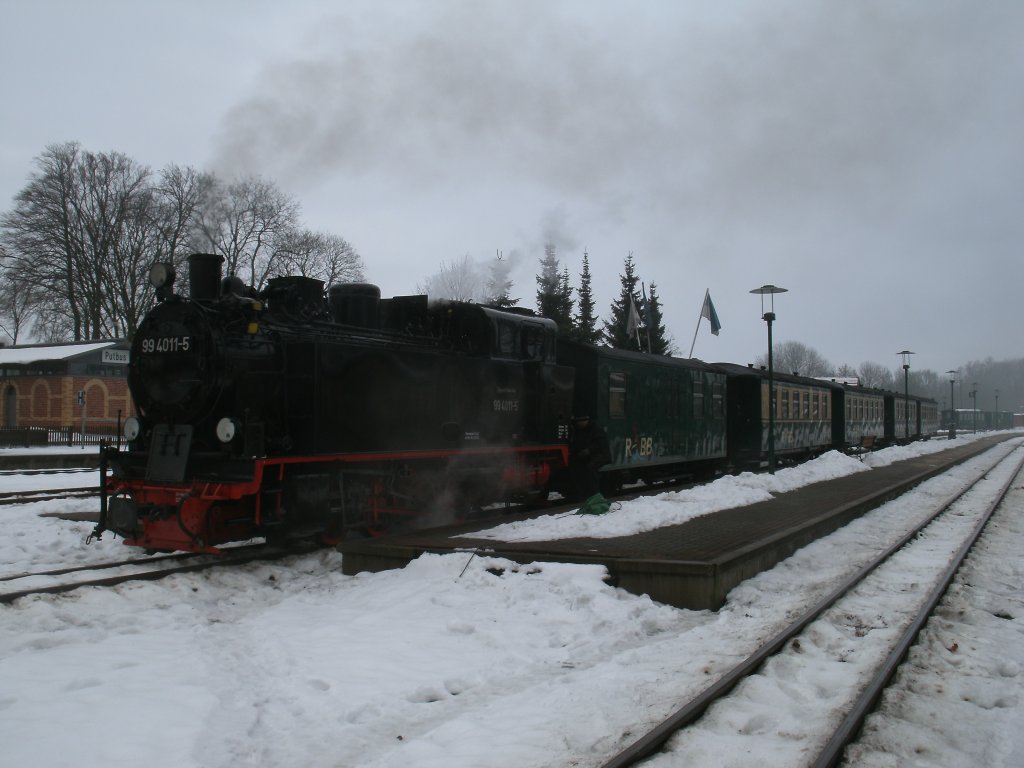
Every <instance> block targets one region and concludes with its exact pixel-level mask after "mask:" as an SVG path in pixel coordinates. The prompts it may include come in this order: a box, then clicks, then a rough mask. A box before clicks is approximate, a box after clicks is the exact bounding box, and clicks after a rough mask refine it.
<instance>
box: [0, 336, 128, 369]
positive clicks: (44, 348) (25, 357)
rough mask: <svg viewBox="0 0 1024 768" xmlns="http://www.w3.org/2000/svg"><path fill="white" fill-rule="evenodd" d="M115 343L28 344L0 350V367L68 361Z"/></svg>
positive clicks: (115, 342)
mask: <svg viewBox="0 0 1024 768" xmlns="http://www.w3.org/2000/svg"><path fill="white" fill-rule="evenodd" d="M118 343H119V342H117V341H82V342H76V343H73V344H29V345H25V346H17V347H4V348H2V349H0V365H25V364H27V363H38V362H45V361H49V360H70V359H71V358H73V357H78V356H79V355H87V354H89V353H90V352H98V351H99V350H101V349H106V348H108V347H113V346H115V345H116V344H118Z"/></svg>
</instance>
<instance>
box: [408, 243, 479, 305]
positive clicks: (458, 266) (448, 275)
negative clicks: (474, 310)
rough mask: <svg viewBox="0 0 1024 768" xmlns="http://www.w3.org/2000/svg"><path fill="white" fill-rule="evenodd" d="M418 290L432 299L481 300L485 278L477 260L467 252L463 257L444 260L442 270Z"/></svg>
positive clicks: (420, 285)
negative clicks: (482, 276) (481, 274)
mask: <svg viewBox="0 0 1024 768" xmlns="http://www.w3.org/2000/svg"><path fill="white" fill-rule="evenodd" d="M417 290H419V291H420V293H425V294H427V296H429V297H430V298H431V299H453V300H455V301H480V300H481V298H482V296H483V279H482V278H481V276H480V270H479V269H478V268H477V265H476V262H474V261H473V259H472V258H471V257H470V255H469V254H468V253H467V254H466V255H465V256H463V257H462V258H461V259H453V260H452V261H449V262H444V261H442V262H441V269H440V271H439V272H437V273H436V274H433V275H431V276H430V277H428V278H427V279H426V280H425V281H424V282H423V283H421V284H419V285H418V286H417Z"/></svg>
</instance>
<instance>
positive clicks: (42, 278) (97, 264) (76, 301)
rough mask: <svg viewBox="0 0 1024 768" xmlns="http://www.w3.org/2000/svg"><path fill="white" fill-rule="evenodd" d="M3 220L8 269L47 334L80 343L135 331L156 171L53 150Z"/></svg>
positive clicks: (71, 149) (117, 159)
mask: <svg viewBox="0 0 1024 768" xmlns="http://www.w3.org/2000/svg"><path fill="white" fill-rule="evenodd" d="M36 166H37V171H36V172H35V173H34V174H33V175H32V176H31V177H30V179H29V183H28V185H27V186H26V187H25V188H24V189H23V190H22V191H21V192H20V193H19V194H18V195H17V196H16V197H15V208H14V209H13V210H12V211H10V212H8V213H6V214H4V216H3V218H2V221H0V223H2V226H3V228H4V231H3V241H4V244H5V247H6V248H7V251H8V258H7V260H6V264H5V267H6V269H8V270H12V271H14V272H15V273H16V274H17V276H18V281H19V282H21V283H23V284H25V285H29V286H31V287H32V288H33V289H34V293H33V295H34V296H35V297H36V298H37V300H38V301H39V302H41V304H40V305H39V306H38V307H37V309H38V317H39V318H40V321H41V322H42V323H45V324H46V325H47V326H49V327H46V328H42V329H40V330H41V333H42V335H44V336H51V335H54V336H58V337H62V338H72V339H75V340H76V341H77V340H81V339H93V338H101V337H109V336H117V335H124V334H126V333H130V332H131V331H132V330H134V325H132V323H131V322H130V321H129V322H127V323H126V322H125V321H126V318H130V317H133V316H137V314H138V312H137V309H138V307H137V302H138V301H139V300H140V299H139V294H138V292H137V291H136V286H137V278H138V275H137V274H136V273H135V272H133V270H132V265H130V264H128V263H126V262H125V259H126V253H127V252H129V251H131V250H132V249H133V248H137V247H138V243H139V241H140V239H141V238H140V235H139V233H138V231H137V228H138V227H139V226H144V225H143V221H144V212H145V210H146V209H147V207H148V201H149V197H150V191H149V188H148V179H149V175H150V172H149V170H148V169H147V168H145V167H143V166H139V165H138V164H136V163H135V162H133V161H132V160H131V159H129V158H128V157H126V156H125V155H122V154H119V153H116V152H113V153H100V154H95V153H91V152H82V151H81V150H80V149H79V147H78V145H77V144H75V143H67V144H58V145H51V146H49V147H47V149H46V151H45V152H44V153H43V154H42V155H40V156H39V157H38V158H36Z"/></svg>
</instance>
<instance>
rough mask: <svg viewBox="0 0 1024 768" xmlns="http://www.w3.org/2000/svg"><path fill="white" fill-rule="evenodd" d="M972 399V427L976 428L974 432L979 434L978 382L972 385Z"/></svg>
mask: <svg viewBox="0 0 1024 768" xmlns="http://www.w3.org/2000/svg"><path fill="white" fill-rule="evenodd" d="M969 394H970V397H971V400H972V401H973V402H972V403H971V426H972V427H973V428H974V432H975V433H977V432H978V382H976V381H975V382H972V383H971V391H970V393H969Z"/></svg>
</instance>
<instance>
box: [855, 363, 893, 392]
mask: <svg viewBox="0 0 1024 768" xmlns="http://www.w3.org/2000/svg"><path fill="white" fill-rule="evenodd" d="M858 372H859V376H860V383H861V386H863V387H875V388H877V389H894V388H895V387H894V381H893V376H892V371H890V370H889V369H888V368H886V367H885V366H884V365H880V364H879V363H872V362H864V363H861V364H860V368H859V369H858Z"/></svg>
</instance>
